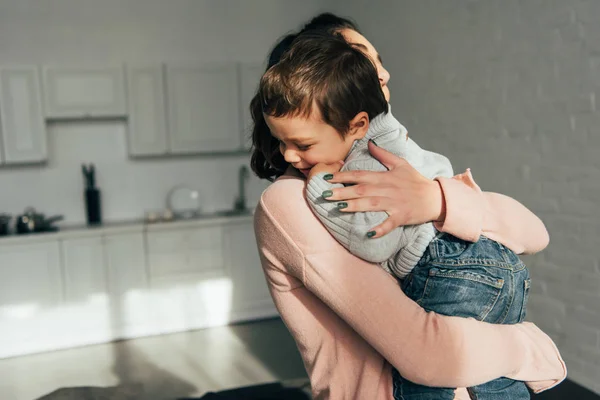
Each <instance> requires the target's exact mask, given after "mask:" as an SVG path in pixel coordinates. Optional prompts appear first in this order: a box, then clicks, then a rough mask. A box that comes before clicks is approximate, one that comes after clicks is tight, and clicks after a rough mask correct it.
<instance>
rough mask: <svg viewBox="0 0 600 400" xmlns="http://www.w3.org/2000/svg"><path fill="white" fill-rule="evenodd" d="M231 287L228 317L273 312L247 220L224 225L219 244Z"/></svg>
mask: <svg viewBox="0 0 600 400" xmlns="http://www.w3.org/2000/svg"><path fill="white" fill-rule="evenodd" d="M223 250H224V253H225V254H226V262H227V264H228V266H229V274H230V277H231V282H232V285H233V288H232V297H233V298H232V300H231V308H232V316H233V318H234V319H236V320H239V319H251V318H258V317H266V316H274V315H277V311H276V309H275V306H274V305H273V301H272V299H271V295H270V293H269V289H268V287H267V284H266V281H265V276H264V273H263V271H262V267H261V263H260V257H259V255H258V250H257V247H256V239H255V236H254V227H253V224H252V222H251V221H249V222H240V223H235V224H234V223H232V224H230V225H228V226H227V227H226V228H225V242H224V246H223Z"/></svg>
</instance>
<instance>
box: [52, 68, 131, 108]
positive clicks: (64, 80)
mask: <svg viewBox="0 0 600 400" xmlns="http://www.w3.org/2000/svg"><path fill="white" fill-rule="evenodd" d="M123 75H124V74H123V68H122V67H45V68H44V102H45V109H46V117H47V118H50V119H53V118H56V119H63V118H74V119H80V118H93V117H99V118H103V117H104V118H106V117H124V116H125V115H126V106H125V86H124V77H123Z"/></svg>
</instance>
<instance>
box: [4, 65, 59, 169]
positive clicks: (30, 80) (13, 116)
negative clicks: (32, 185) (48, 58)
mask: <svg viewBox="0 0 600 400" xmlns="http://www.w3.org/2000/svg"><path fill="white" fill-rule="evenodd" d="M0 131H1V133H2V142H3V146H2V155H0V161H4V162H5V163H6V164H12V163H38V162H42V161H44V160H46V159H47V158H48V146H47V138H46V126H45V124H44V119H43V113H42V100H41V84H40V79H39V73H38V69H37V68H36V67H35V66H23V67H2V68H0Z"/></svg>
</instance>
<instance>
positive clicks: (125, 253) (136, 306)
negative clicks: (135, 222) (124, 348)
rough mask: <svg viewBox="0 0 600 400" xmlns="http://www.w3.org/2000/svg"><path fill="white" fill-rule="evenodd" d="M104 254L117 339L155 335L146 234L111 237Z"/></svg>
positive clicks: (108, 238)
mask: <svg viewBox="0 0 600 400" xmlns="http://www.w3.org/2000/svg"><path fill="white" fill-rule="evenodd" d="M104 254H105V259H106V266H107V269H108V292H109V296H110V308H111V309H110V314H111V315H115V316H119V319H118V320H116V321H114V322H113V326H112V329H113V335H114V338H115V339H118V338H131V337H135V336H138V335H147V334H152V333H155V332H154V331H152V329H151V326H152V323H153V322H152V321H153V319H152V314H151V301H150V297H151V296H150V294H149V293H148V273H147V269H146V254H145V246H144V234H143V233H142V232H134V233H122V234H111V235H108V236H105V237H104Z"/></svg>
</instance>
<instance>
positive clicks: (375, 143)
mask: <svg viewBox="0 0 600 400" xmlns="http://www.w3.org/2000/svg"><path fill="white" fill-rule="evenodd" d="M370 140H371V142H373V144H374V145H375V146H377V147H379V145H378V144H377V142H376V141H374V140H373V139H370Z"/></svg>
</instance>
